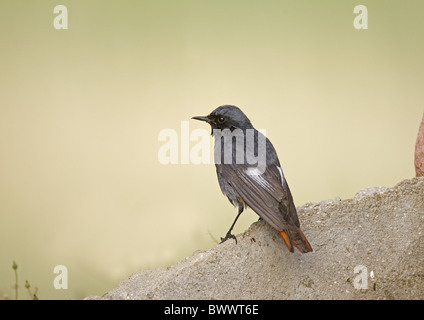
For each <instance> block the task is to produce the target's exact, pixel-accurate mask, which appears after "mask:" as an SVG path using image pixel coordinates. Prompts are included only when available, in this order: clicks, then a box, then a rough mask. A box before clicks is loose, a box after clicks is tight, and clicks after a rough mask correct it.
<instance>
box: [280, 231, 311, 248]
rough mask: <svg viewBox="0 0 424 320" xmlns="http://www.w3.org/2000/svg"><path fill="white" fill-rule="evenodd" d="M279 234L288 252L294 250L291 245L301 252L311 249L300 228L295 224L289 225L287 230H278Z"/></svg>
mask: <svg viewBox="0 0 424 320" xmlns="http://www.w3.org/2000/svg"><path fill="white" fill-rule="evenodd" d="M280 236H281V238H282V239H283V240H284V243H285V244H286V246H287V248H288V249H289V251H290V252H294V248H293V246H295V247H296V248H297V250H299V251H300V252H301V253H307V252H311V251H313V250H312V247H311V245H310V244H309V241H308V239H306V237H305V235H304V234H303V232H302V230H300V228H298V227H296V226H289V227H288V229H287V230H282V231H280Z"/></svg>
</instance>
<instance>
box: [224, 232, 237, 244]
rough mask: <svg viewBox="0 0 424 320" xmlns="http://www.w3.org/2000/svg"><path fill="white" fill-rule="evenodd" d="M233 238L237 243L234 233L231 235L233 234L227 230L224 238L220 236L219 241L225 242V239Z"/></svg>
mask: <svg viewBox="0 0 424 320" xmlns="http://www.w3.org/2000/svg"><path fill="white" fill-rule="evenodd" d="M230 238H231V239H234V240H235V242H236V244H237V238H236V236H235V235H233V234H231V233H230V232H228V233H227V234H226V235H225V237H224V238H221V242H220V244H221V243H223V242H225V241H227V240H228V239H230Z"/></svg>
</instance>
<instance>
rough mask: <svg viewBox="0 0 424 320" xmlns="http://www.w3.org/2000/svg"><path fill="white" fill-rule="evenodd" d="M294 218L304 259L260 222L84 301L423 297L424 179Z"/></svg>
mask: <svg viewBox="0 0 424 320" xmlns="http://www.w3.org/2000/svg"><path fill="white" fill-rule="evenodd" d="M298 212H299V219H300V221H301V226H302V230H303V231H304V233H305V235H306V236H307V237H308V239H309V241H310V243H311V245H312V247H313V249H314V252H312V253H307V254H301V253H299V252H298V251H295V253H290V252H289V251H288V250H287V248H286V247H285V245H284V243H283V241H282V239H281V238H280V236H279V235H278V233H277V232H276V231H275V230H274V229H272V228H271V227H270V226H269V225H268V224H267V223H266V222H264V221H262V220H261V221H258V222H255V223H253V224H252V225H251V227H250V228H249V229H248V230H247V231H245V232H244V233H242V234H240V235H238V236H237V239H238V243H237V244H235V242H234V241H232V240H228V241H226V242H224V243H223V244H219V245H217V246H216V247H214V248H212V249H210V250H208V251H205V252H200V251H198V252H195V253H194V254H193V255H192V256H191V257H188V258H186V259H184V260H182V261H180V262H179V263H177V264H175V265H173V266H170V267H166V268H158V269H153V270H141V271H138V272H136V273H134V274H132V275H131V276H130V277H129V278H127V279H125V280H123V281H121V283H119V285H118V286H117V287H116V288H115V289H113V290H111V291H109V292H108V293H106V294H105V295H103V296H102V297H88V298H86V299H424V263H423V262H424V239H423V231H424V230H423V224H424V178H413V179H411V180H404V181H402V182H401V183H399V184H398V185H396V186H395V187H393V188H368V189H365V190H362V191H360V192H358V194H357V196H355V197H354V198H353V199H347V200H340V199H338V198H336V199H334V200H330V201H324V202H320V203H314V204H312V203H308V204H306V205H304V206H303V207H300V208H298ZM355 271H356V273H355Z"/></svg>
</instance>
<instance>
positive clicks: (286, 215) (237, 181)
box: [217, 164, 299, 231]
mask: <svg viewBox="0 0 424 320" xmlns="http://www.w3.org/2000/svg"><path fill="white" fill-rule="evenodd" d="M217 170H218V171H219V172H220V174H221V175H222V176H223V178H225V179H226V180H227V181H228V183H229V184H230V185H231V186H232V187H233V188H234V190H235V191H236V192H237V193H238V195H239V196H240V197H241V198H242V199H243V201H244V202H245V203H246V204H247V205H248V206H249V207H250V208H252V210H253V211H255V212H256V213H257V214H258V215H259V216H260V217H262V218H263V219H264V220H265V221H267V222H268V223H269V224H271V225H272V226H273V227H274V228H275V229H277V230H279V231H280V230H283V229H286V227H287V224H295V225H298V224H299V220H298V218H297V213H296V208H295V207H294V204H293V199H292V196H291V194H290V189H289V188H288V186H287V183H286V182H285V179H284V175H283V172H282V170H281V168H280V167H279V166H277V165H268V166H267V167H266V169H265V171H264V172H263V173H260V172H259V170H258V169H257V168H255V167H248V166H246V165H228V164H227V165H217Z"/></svg>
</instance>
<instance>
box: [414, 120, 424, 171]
mask: <svg viewBox="0 0 424 320" xmlns="http://www.w3.org/2000/svg"><path fill="white" fill-rule="evenodd" d="M415 174H416V176H417V177H423V176H424V115H423V120H422V121H421V125H420V129H419V130H418V135H417V143H416V144H415Z"/></svg>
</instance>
